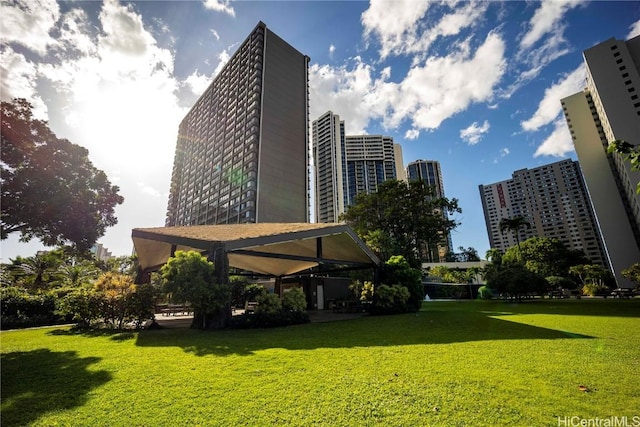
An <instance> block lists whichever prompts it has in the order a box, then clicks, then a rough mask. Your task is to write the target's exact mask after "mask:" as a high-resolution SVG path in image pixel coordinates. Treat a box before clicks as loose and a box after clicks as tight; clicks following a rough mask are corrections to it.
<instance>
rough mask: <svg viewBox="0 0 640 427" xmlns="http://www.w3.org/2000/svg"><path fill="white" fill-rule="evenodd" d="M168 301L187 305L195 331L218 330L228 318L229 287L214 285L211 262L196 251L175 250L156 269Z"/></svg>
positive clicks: (215, 283)
mask: <svg viewBox="0 0 640 427" xmlns="http://www.w3.org/2000/svg"><path fill="white" fill-rule="evenodd" d="M160 274H161V275H162V281H163V287H164V290H165V292H167V293H169V297H170V300H171V301H173V302H177V303H189V304H191V307H192V308H193V312H194V314H193V322H192V323H191V327H192V328H195V329H219V328H224V327H226V326H227V324H228V322H229V320H230V318H231V287H230V286H229V285H227V284H223V283H217V281H216V275H215V267H214V265H213V263H212V262H210V261H207V259H206V258H205V257H204V256H202V255H200V254H199V253H198V252H196V251H188V252H187V251H176V253H175V255H174V256H173V257H171V258H169V260H168V261H167V263H166V264H165V265H164V266H162V268H161V269H160Z"/></svg>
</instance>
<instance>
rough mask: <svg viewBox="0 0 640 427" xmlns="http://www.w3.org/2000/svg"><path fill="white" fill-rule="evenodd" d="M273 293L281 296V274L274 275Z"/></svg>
mask: <svg viewBox="0 0 640 427" xmlns="http://www.w3.org/2000/svg"><path fill="white" fill-rule="evenodd" d="M273 293H274V294H276V295H278V296H279V297H280V298H282V276H278V277H276V282H275V284H274V285H273Z"/></svg>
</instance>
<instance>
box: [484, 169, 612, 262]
mask: <svg viewBox="0 0 640 427" xmlns="http://www.w3.org/2000/svg"><path fill="white" fill-rule="evenodd" d="M479 189H480V198H481V200H482V208H483V211H484V218H485V222H486V225H487V233H488V235H489V243H490V245H491V247H492V248H495V249H499V250H500V251H502V252H504V251H506V250H507V249H508V248H510V247H511V246H515V245H516V237H515V235H514V232H511V231H505V232H504V233H503V232H501V231H500V221H501V220H502V219H503V218H507V219H512V218H515V217H518V216H522V217H524V218H525V219H526V220H527V221H528V222H529V223H530V224H531V228H530V229H529V228H527V227H522V228H521V229H520V230H519V232H518V239H519V241H521V242H522V241H524V240H526V239H528V238H530V237H536V236H537V237H548V238H552V239H557V240H559V241H561V242H562V243H564V245H565V246H566V247H567V248H569V249H575V250H582V251H583V252H584V253H585V254H586V256H587V257H588V258H589V259H590V260H591V262H593V263H595V264H599V265H601V266H603V267H606V268H608V267H609V265H608V261H607V258H606V256H605V253H604V247H603V244H602V241H601V239H600V235H599V233H598V228H597V224H596V221H595V216H594V214H593V211H592V209H591V204H590V202H589V196H588V195H587V191H586V188H585V185H584V181H583V178H582V173H581V172H580V166H579V164H578V162H575V161H573V160H562V161H559V162H555V163H551V164H548V165H545V166H540V167H537V168H534V169H521V170H518V171H515V172H514V173H513V175H512V178H511V179H508V180H505V181H500V182H496V183H493V184H488V185H480V186H479Z"/></svg>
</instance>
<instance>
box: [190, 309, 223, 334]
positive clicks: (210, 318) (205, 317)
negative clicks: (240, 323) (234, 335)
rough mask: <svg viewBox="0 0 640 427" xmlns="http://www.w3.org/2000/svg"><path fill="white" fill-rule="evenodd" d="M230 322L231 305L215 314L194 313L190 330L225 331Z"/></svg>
mask: <svg viewBox="0 0 640 427" xmlns="http://www.w3.org/2000/svg"><path fill="white" fill-rule="evenodd" d="M230 321H231V305H230V304H227V305H226V306H225V307H224V308H223V309H221V310H218V311H217V312H216V313H206V314H205V313H202V312H197V311H196V312H194V314H193V321H192V322H191V329H225V328H227V327H228V326H229V323H230Z"/></svg>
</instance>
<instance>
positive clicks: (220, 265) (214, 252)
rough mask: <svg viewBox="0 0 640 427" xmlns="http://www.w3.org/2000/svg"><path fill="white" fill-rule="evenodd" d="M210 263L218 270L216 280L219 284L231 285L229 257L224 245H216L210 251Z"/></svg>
mask: <svg viewBox="0 0 640 427" xmlns="http://www.w3.org/2000/svg"><path fill="white" fill-rule="evenodd" d="M209 261H212V262H213V264H214V266H215V270H216V280H217V282H218V283H219V284H227V283H229V256H228V255H227V251H226V250H225V248H224V245H215V246H214V247H213V248H212V249H211V251H209Z"/></svg>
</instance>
